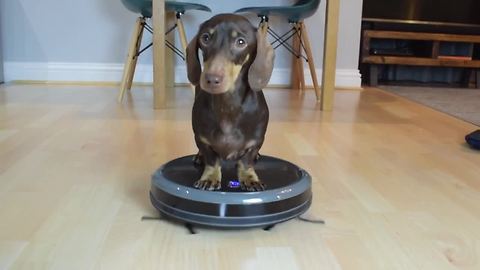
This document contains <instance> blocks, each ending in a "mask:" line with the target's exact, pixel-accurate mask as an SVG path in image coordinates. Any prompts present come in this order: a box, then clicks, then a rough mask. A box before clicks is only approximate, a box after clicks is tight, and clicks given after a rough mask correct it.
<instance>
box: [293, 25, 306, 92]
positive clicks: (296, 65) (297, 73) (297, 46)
mask: <svg viewBox="0 0 480 270" xmlns="http://www.w3.org/2000/svg"><path fill="white" fill-rule="evenodd" d="M294 27H295V28H297V31H299V33H298V35H295V36H294V37H293V49H294V51H295V52H296V53H297V54H301V53H302V51H303V50H302V46H301V29H300V27H298V26H297V25H295V26H294ZM303 73H304V72H303V60H302V58H301V57H295V56H293V61H292V88H293V89H299V90H300V91H303V90H305V76H304V74H303Z"/></svg>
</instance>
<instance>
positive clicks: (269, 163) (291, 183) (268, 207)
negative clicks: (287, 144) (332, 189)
mask: <svg viewBox="0 0 480 270" xmlns="http://www.w3.org/2000/svg"><path fill="white" fill-rule="evenodd" d="M202 170H203V167H202V166H197V165H194V162H193V156H186V157H182V158H178V159H175V160H172V161H170V162H168V163H167V164H165V165H163V166H162V167H160V168H159V169H158V170H157V171H156V172H155V173H154V175H153V176H152V186H151V190H150V199H151V201H152V204H153V205H154V206H155V208H157V209H158V210H159V211H160V212H161V213H163V214H165V215H167V216H170V217H172V218H174V219H177V220H181V221H184V222H187V223H192V224H202V225H208V226H216V227H258V226H268V225H272V224H276V223H279V222H283V221H286V220H289V219H292V218H294V217H297V216H299V215H301V214H302V213H304V212H305V211H306V210H307V209H308V208H309V207H310V204H311V201H312V191H311V177H310V175H309V174H308V173H307V172H306V171H304V170H303V169H301V168H299V167H297V166H295V165H294V164H292V163H290V162H287V161H284V160H281V159H277V158H274V157H269V156H262V157H260V158H259V160H258V161H257V163H256V165H255V170H256V172H257V174H258V176H259V178H260V179H261V180H262V181H263V182H264V183H265V184H266V190H265V191H260V192H244V191H242V190H241V189H240V187H235V185H234V184H235V183H237V180H236V168H235V164H234V163H225V164H222V188H221V190H219V191H205V190H198V189H195V188H194V187H193V183H194V182H195V181H196V180H198V179H200V176H201V174H202Z"/></svg>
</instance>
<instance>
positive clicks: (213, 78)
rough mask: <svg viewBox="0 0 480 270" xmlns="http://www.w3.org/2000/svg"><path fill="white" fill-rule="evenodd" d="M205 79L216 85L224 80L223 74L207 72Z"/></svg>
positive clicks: (208, 82)
mask: <svg viewBox="0 0 480 270" xmlns="http://www.w3.org/2000/svg"><path fill="white" fill-rule="evenodd" d="M205 79H206V81H207V84H209V85H212V86H215V85H219V84H221V83H222V82H223V75H221V74H218V73H207V74H205Z"/></svg>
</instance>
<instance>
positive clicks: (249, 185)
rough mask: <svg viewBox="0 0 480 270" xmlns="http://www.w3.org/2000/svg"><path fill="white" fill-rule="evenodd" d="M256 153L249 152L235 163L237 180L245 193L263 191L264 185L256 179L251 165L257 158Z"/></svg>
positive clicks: (256, 176) (253, 151) (254, 151)
mask: <svg viewBox="0 0 480 270" xmlns="http://www.w3.org/2000/svg"><path fill="white" fill-rule="evenodd" d="M257 155H258V151H256V150H249V151H248V152H247V153H246V154H245V156H243V157H242V158H241V159H240V160H239V161H238V163H237V166H238V167H237V173H238V179H239V180H240V186H241V188H242V189H243V190H246V191H262V190H265V184H263V183H262V181H260V179H259V178H258V175H257V173H256V172H255V169H254V168H253V164H254V163H255V159H256V158H257Z"/></svg>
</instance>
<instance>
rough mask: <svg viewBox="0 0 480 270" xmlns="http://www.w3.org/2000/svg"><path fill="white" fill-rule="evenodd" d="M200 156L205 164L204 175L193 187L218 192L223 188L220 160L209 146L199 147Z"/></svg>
mask: <svg viewBox="0 0 480 270" xmlns="http://www.w3.org/2000/svg"><path fill="white" fill-rule="evenodd" d="M199 148H200V153H201V155H200V156H199V157H200V158H201V159H202V161H203V162H202V163H203V164H204V168H203V173H202V176H201V177H200V180H198V181H196V182H195V183H194V184H193V186H194V187H195V188H198V189H203V190H218V189H220V188H221V187H222V168H221V166H220V160H219V159H218V157H217V155H216V153H215V152H213V151H212V149H210V147H208V145H204V144H201V145H199Z"/></svg>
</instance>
